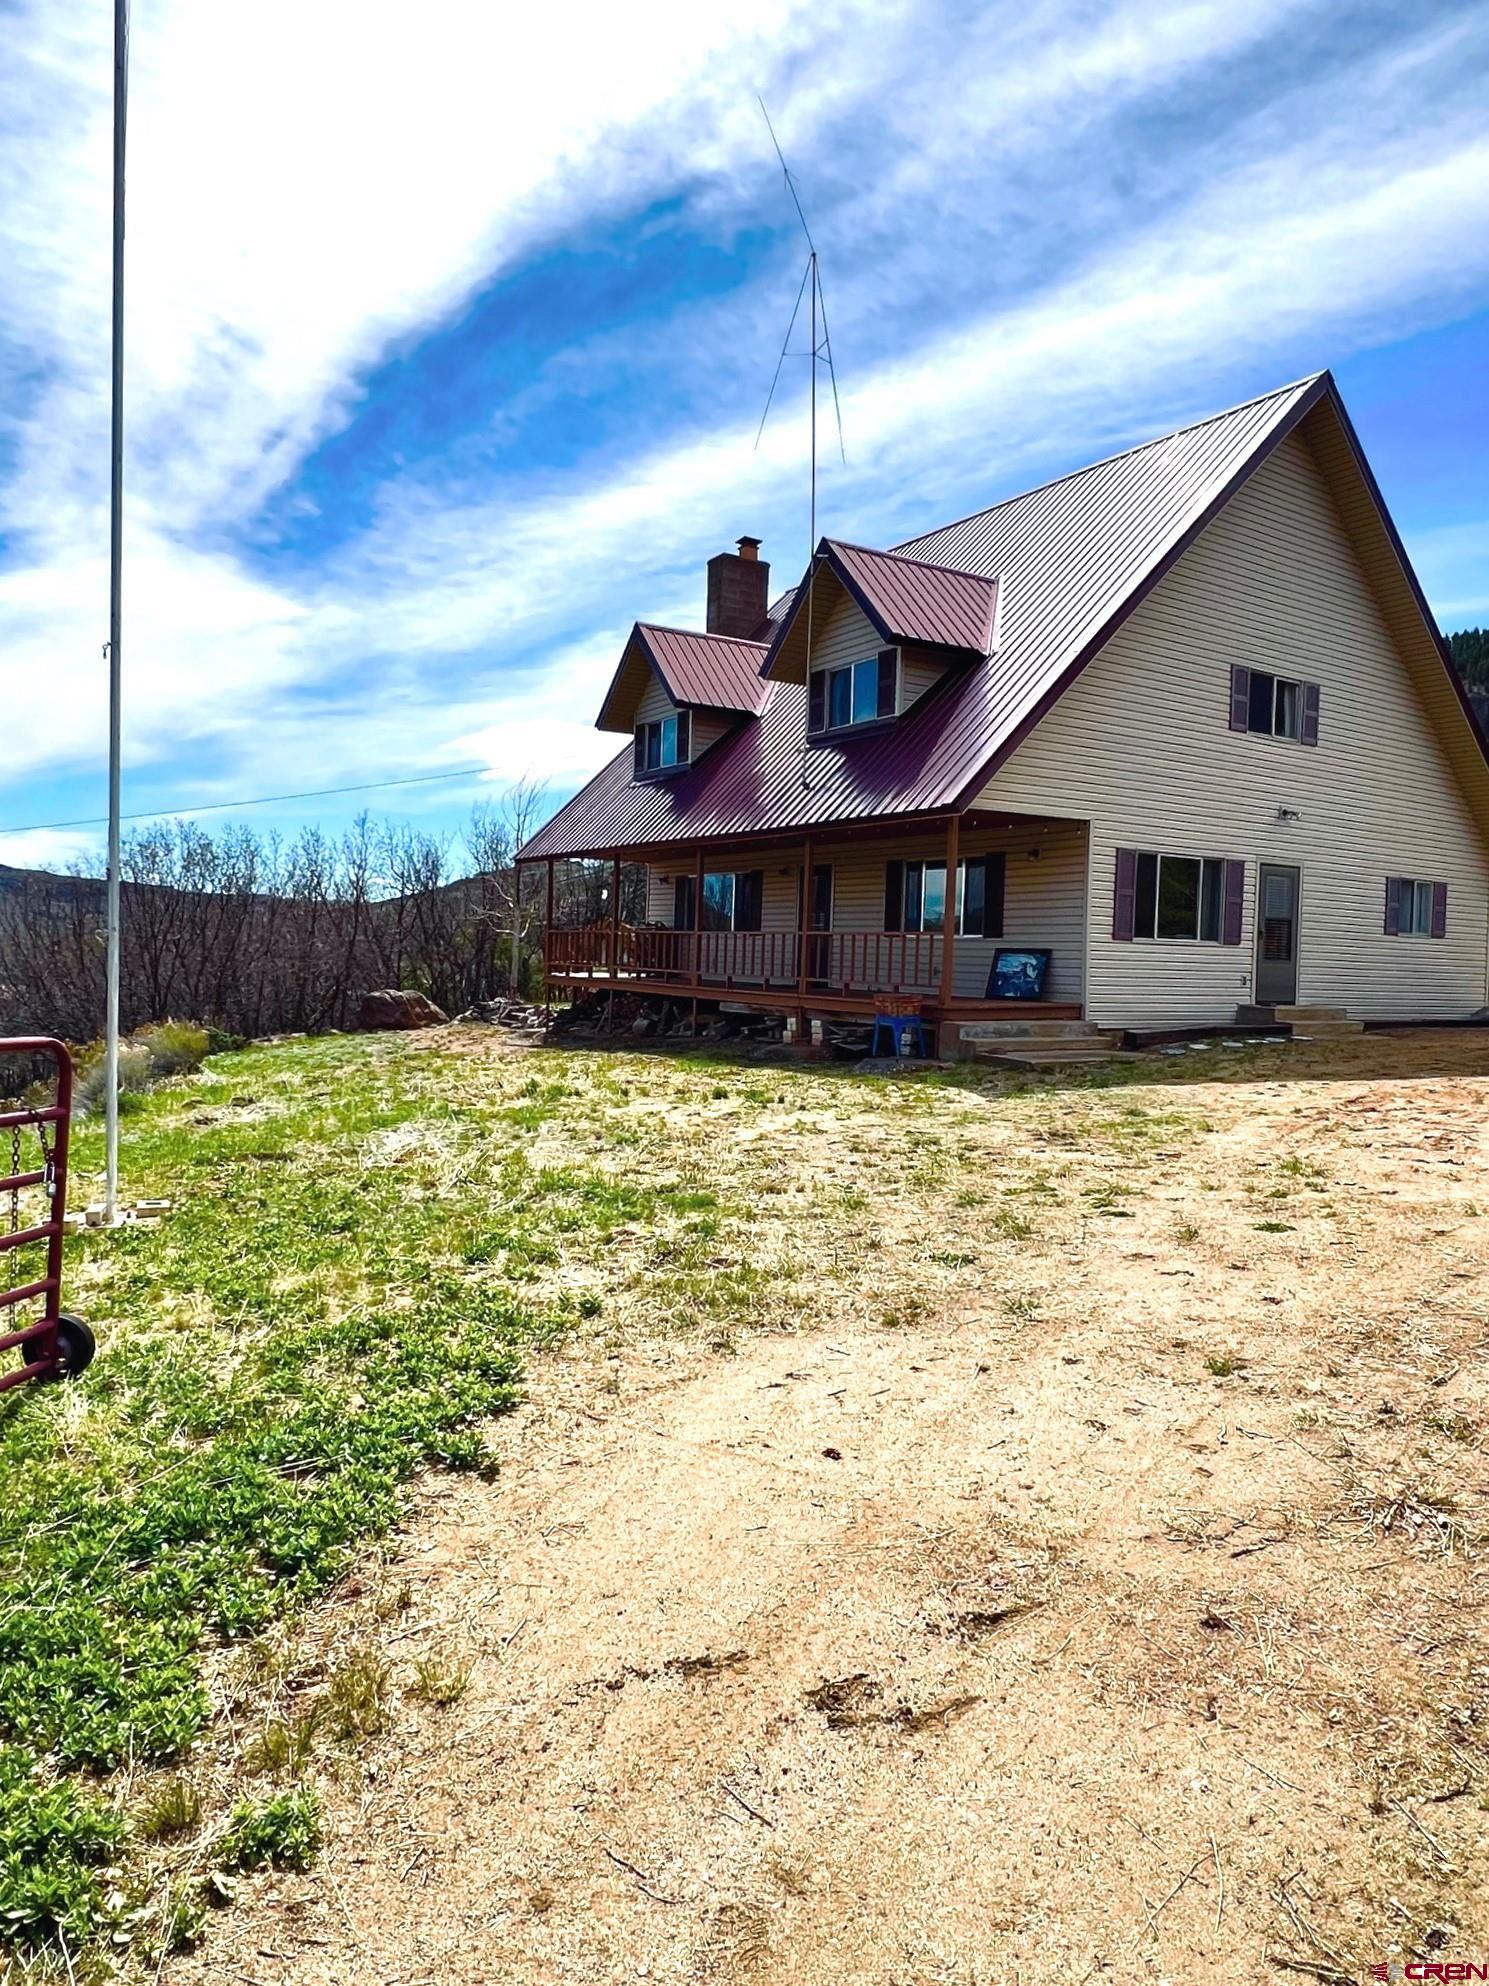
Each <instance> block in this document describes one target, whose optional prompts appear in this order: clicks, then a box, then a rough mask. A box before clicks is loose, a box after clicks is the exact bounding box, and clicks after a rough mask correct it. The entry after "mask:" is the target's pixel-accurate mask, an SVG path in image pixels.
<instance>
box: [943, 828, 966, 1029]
mask: <svg viewBox="0 0 1489 1986" xmlns="http://www.w3.org/2000/svg"><path fill="white" fill-rule="evenodd" d="M961 834H962V817H961V815H960V814H953V815H952V816H951V818H950V820H948V821H947V823H946V909H945V911H944V912H943V914H942V918H941V1002H940V1004H941V1010H942V1012H943V1013H944V1012H945V1011H946V1008H947V1005H948V1004H949V1002H950V1001H951V1000H952V999H953V998H954V997H955V994H956V865H957V856H958V852H959V850H960V848H961Z"/></svg>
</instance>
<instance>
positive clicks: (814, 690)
mask: <svg viewBox="0 0 1489 1986" xmlns="http://www.w3.org/2000/svg"><path fill="white" fill-rule="evenodd" d="M998 605H999V584H998V581H997V580H996V579H991V578H988V577H986V576H984V575H983V574H980V573H973V572H963V571H960V570H958V569H956V568H954V567H951V566H939V565H929V564H927V563H926V562H925V561H924V560H922V559H906V558H901V557H899V556H898V555H897V554H896V553H894V552H874V551H869V550H868V549H866V548H865V547H864V546H862V545H848V544H843V543H841V542H839V541H838V540H836V539H830V538H824V539H823V540H822V543H821V544H820V545H819V546H818V547H817V551H816V555H815V556H814V558H813V560H812V563H811V565H810V566H809V567H808V569H807V572H806V575H805V576H804V578H803V580H802V583H801V585H800V586H799V587H797V589H796V592H795V594H794V596H793V598H792V601H791V605H790V607H789V608H788V610H787V612H786V614H785V616H784V618H783V619H782V621H781V624H780V626H779V628H778V629H777V630H776V633H775V638H774V639H773V641H772V642H771V644H770V647H769V649H768V651H767V653H766V657H765V661H764V663H763V665H762V674H763V675H765V676H766V677H767V678H769V679H772V680H775V681H784V682H794V683H805V684H806V686H807V734H808V736H809V737H821V738H823V739H827V740H836V739H839V738H841V739H844V740H846V739H848V738H850V737H851V736H852V735H853V734H854V733H856V732H857V731H859V730H860V729H861V728H863V727H864V726H867V725H882V724H888V723H892V722H893V720H894V719H895V718H896V717H898V716H900V715H901V713H902V712H904V711H906V710H908V709H909V708H910V707H911V705H912V704H916V703H918V702H919V701H920V699H921V698H922V697H923V696H925V695H927V694H928V693H929V692H930V691H931V690H932V689H934V687H935V686H936V684H937V683H938V682H940V681H941V679H942V678H943V677H944V676H945V675H946V674H947V673H948V672H949V671H951V670H953V669H960V668H963V667H965V666H966V665H967V664H968V663H970V662H973V661H980V660H984V659H986V657H987V656H989V655H990V654H992V653H993V651H994V650H995V649H996V647H997V643H998Z"/></svg>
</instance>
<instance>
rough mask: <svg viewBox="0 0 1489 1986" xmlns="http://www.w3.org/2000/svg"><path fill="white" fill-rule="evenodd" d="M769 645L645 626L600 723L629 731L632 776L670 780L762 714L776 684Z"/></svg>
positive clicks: (633, 639)
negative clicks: (769, 677)
mask: <svg viewBox="0 0 1489 1986" xmlns="http://www.w3.org/2000/svg"><path fill="white" fill-rule="evenodd" d="M764 656H765V643H764V642H763V641H743V640H739V639H737V638H735V637H733V636H730V635H722V634H701V633H699V632H697V631H696V630H693V629H687V628H664V627H655V626H652V625H651V624H650V623H647V622H644V621H638V622H637V623H636V625H635V627H634V628H632V630H631V636H630V639H629V640H628V641H627V643H626V645H625V648H624V650H623V651H622V653H621V658H620V662H619V665H618V666H617V668H616V671H615V675H614V676H613V678H612V679H611V683H610V688H609V690H608V692H607V693H606V696H605V701H604V703H603V705H602V706H601V709H600V715H599V718H598V720H597V724H598V728H599V729H600V730H601V731H625V732H629V733H630V734H631V736H632V739H633V741H634V742H633V746H632V751H633V758H632V777H633V778H635V779H646V780H654V779H671V778H674V777H675V776H676V775H677V774H678V773H681V772H685V771H686V770H687V768H688V767H689V766H690V765H695V764H696V763H697V761H698V760H699V759H700V758H701V757H702V756H703V754H704V753H705V752H706V751H707V750H708V748H709V747H710V746H711V745H714V744H716V743H717V742H718V741H719V739H720V738H722V737H723V736H724V735H725V734H726V733H727V732H729V731H731V730H732V729H733V728H734V727H735V725H736V724H738V723H739V722H740V721H741V720H742V719H744V718H747V717H757V716H758V715H759V714H760V712H761V710H763V709H764V707H765V701H766V698H767V697H768V696H769V694H770V685H769V684H768V683H767V682H765V681H764V679H763V678H762V677H761V674H760V664H761V662H762V660H763V659H764Z"/></svg>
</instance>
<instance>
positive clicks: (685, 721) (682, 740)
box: [677, 710, 693, 765]
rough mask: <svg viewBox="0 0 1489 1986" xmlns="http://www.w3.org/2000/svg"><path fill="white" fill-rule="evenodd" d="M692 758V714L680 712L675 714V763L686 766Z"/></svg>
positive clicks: (684, 711) (688, 711) (689, 711)
mask: <svg viewBox="0 0 1489 1986" xmlns="http://www.w3.org/2000/svg"><path fill="white" fill-rule="evenodd" d="M692 756H693V713H692V711H691V710H680V711H679V712H678V713H677V763H678V764H679V765H686V764H687V762H688V760H689V759H690V758H692Z"/></svg>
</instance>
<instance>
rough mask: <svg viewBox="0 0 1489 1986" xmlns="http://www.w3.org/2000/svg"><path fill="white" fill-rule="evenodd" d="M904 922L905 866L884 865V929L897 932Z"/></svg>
mask: <svg viewBox="0 0 1489 1986" xmlns="http://www.w3.org/2000/svg"><path fill="white" fill-rule="evenodd" d="M904 922H905V865H904V863H903V862H886V863H885V864H884V928H885V930H886V931H899V930H902V929H903V928H904Z"/></svg>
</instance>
